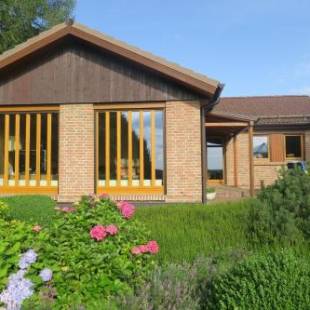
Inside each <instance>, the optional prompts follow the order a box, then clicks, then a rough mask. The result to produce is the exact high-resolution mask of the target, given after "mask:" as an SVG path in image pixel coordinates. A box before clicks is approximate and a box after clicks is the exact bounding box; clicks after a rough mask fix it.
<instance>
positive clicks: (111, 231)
mask: <svg viewBox="0 0 310 310" xmlns="http://www.w3.org/2000/svg"><path fill="white" fill-rule="evenodd" d="M105 231H106V232H107V233H108V234H109V235H111V236H113V235H116V234H117V232H118V228H117V226H116V225H113V224H111V225H108V226H106V227H105Z"/></svg>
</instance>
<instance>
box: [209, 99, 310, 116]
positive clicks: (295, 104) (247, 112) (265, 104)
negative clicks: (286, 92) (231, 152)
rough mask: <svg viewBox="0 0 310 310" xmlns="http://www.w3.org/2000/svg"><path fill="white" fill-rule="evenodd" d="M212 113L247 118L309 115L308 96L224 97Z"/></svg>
mask: <svg viewBox="0 0 310 310" xmlns="http://www.w3.org/2000/svg"><path fill="white" fill-rule="evenodd" d="M212 112H214V113H219V114H220V113H223V114H236V115H242V116H244V117H249V118H252V119H253V118H254V119H255V118H265V117H268V118H269V117H293V116H306V115H307V116H310V97H309V96H257V97H226V98H225V97H224V98H221V99H220V101H219V103H218V104H217V105H216V106H215V107H214V109H213V110H212Z"/></svg>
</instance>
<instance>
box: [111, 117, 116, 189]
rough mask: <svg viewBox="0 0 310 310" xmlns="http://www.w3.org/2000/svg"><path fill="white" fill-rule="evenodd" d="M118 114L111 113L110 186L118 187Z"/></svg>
mask: <svg viewBox="0 0 310 310" xmlns="http://www.w3.org/2000/svg"><path fill="white" fill-rule="evenodd" d="M116 149H117V128H116V112H110V186H116V169H117V152H116Z"/></svg>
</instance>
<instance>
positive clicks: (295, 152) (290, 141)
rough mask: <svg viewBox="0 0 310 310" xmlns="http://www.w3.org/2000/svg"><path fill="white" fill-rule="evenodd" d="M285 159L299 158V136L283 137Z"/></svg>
mask: <svg viewBox="0 0 310 310" xmlns="http://www.w3.org/2000/svg"><path fill="white" fill-rule="evenodd" d="M285 147H286V157H287V158H301V157H302V150H301V136H286V137H285Z"/></svg>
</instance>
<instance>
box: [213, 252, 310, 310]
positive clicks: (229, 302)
mask: <svg viewBox="0 0 310 310" xmlns="http://www.w3.org/2000/svg"><path fill="white" fill-rule="evenodd" d="M309 283H310V264H309V260H306V259H305V258H301V257H298V256H296V255H295V254H294V253H293V252H292V251H289V250H286V251H280V252H272V253H267V254H265V255H258V256H254V257H252V258H250V259H248V260H246V261H244V262H242V263H239V264H237V265H236V266H235V267H233V268H232V269H231V270H230V271H229V272H226V273H224V274H222V275H220V276H218V277H216V278H215V279H214V281H212V282H211V284H210V287H209V293H208V295H209V296H208V297H209V298H208V299H207V300H208V307H209V308H210V309H309V304H310V286H309Z"/></svg>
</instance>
